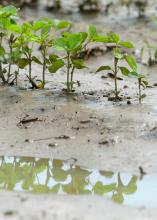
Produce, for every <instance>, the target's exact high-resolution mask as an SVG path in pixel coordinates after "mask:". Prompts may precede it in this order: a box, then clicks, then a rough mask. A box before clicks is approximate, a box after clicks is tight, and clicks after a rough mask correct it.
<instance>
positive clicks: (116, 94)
mask: <svg viewBox="0 0 157 220" xmlns="http://www.w3.org/2000/svg"><path fill="white" fill-rule="evenodd" d="M117 74H118V59H117V58H116V57H115V58H114V83H115V98H116V100H118V85H117Z"/></svg>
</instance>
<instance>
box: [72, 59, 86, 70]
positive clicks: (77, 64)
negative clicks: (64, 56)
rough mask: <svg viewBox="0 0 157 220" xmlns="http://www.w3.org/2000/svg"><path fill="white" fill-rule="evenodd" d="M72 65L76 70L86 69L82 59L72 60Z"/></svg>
mask: <svg viewBox="0 0 157 220" xmlns="http://www.w3.org/2000/svg"><path fill="white" fill-rule="evenodd" d="M72 63H73V65H74V67H75V68H76V69H84V68H86V66H85V65H84V61H83V60H82V59H72Z"/></svg>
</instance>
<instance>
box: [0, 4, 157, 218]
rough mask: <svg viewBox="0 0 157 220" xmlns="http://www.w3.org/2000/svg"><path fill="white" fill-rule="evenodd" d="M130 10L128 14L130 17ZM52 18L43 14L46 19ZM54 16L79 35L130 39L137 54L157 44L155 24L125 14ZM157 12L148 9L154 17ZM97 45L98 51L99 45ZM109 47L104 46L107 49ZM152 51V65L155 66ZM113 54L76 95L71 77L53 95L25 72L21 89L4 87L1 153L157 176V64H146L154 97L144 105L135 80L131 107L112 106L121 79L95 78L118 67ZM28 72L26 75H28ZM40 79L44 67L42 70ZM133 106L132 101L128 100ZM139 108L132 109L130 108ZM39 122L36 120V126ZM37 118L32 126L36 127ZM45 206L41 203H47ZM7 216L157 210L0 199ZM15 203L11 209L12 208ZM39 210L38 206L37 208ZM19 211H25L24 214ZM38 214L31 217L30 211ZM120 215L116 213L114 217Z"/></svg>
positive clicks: (149, 214) (95, 200)
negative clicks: (92, 27)
mask: <svg viewBox="0 0 157 220" xmlns="http://www.w3.org/2000/svg"><path fill="white" fill-rule="evenodd" d="M122 12H123V13H122ZM36 13H37V14H35V13H34V11H32V10H28V9H25V12H24V13H23V16H24V17H25V18H28V17H29V18H31V16H32V18H33V17H34V16H39V15H41V9H40V10H39V11H37V10H36ZM44 13H46V12H43V11H42V15H43V16H45V14H44ZM113 13H114V12H113V11H112V13H111V15H109V16H105V15H103V14H102V13H100V14H98V15H97V14H92V15H88V16H87V15H86V16H85V15H82V16H80V15H79V14H75V15H74V14H71V15H70V14H68V15H67V14H63V15H62V16H60V15H57V14H52V15H50V14H49V15H50V16H52V17H61V18H64V19H73V20H74V21H76V23H75V25H74V27H73V29H74V30H78V29H79V30H86V28H87V26H88V23H94V24H97V27H98V30H100V31H105V32H107V31H113V30H114V31H115V32H117V33H119V34H120V35H121V38H122V39H125V40H130V41H133V43H134V44H135V45H136V53H137V54H138V53H139V50H140V49H141V47H142V46H143V42H144V40H146V39H147V40H149V42H150V43H152V44H155V42H156V40H157V28H156V27H155V26H154V25H153V24H152V22H151V21H150V20H149V19H148V17H147V18H146V19H145V20H138V19H137V18H136V13H135V14H134V13H133V15H132V16H130V17H126V13H127V12H126V11H125V8H124V9H122V11H121V10H120V11H116V13H117V15H118V16H116V17H115V16H114V14H113ZM151 14H152V11H151V10H149V9H148V11H147V15H151ZM93 47H95V46H94V45H93ZM100 47H101V48H103V46H102V45H100ZM147 58H148V57H147V53H146V55H145V57H144V62H145V61H146V60H147ZM111 62H112V52H105V53H104V54H98V55H95V56H91V57H90V58H89V59H88V60H87V61H86V64H87V66H88V67H89V68H88V69H86V70H85V71H82V72H77V73H76V75H75V80H78V81H80V83H81V86H80V87H77V86H76V91H75V93H74V94H73V95H70V96H67V95H66V94H65V93H64V92H63V91H62V89H63V88H64V85H63V82H64V81H65V74H64V72H59V73H58V74H56V75H54V76H52V75H50V74H49V73H47V79H48V80H50V83H49V84H48V85H47V88H46V89H45V90H43V91H42V90H38V91H32V90H29V89H28V90H24V89H23V88H24V87H25V85H24V84H23V78H24V76H23V75H24V74H22V73H21V78H20V79H21V80H20V83H19V85H20V86H19V87H18V88H14V87H3V86H2V87H0V123H1V126H0V134H1V135H0V154H1V155H13V156H36V157H46V158H51V159H55V158H57V159H64V160H71V159H73V158H75V159H76V165H80V166H85V167H87V168H97V169H104V168H105V169H107V170H112V171H114V172H127V173H130V174H133V175H134V174H135V175H140V169H139V167H142V169H143V170H144V171H145V172H146V173H147V174H155V173H156V172H157V163H156V158H157V149H156V146H157V107H156V99H157V88H156V87H155V86H153V85H154V84H155V83H156V82H157V77H156V72H157V65H153V66H152V67H147V66H146V65H142V64H141V63H139V70H141V72H143V73H144V74H146V75H147V79H148V81H149V84H150V88H148V89H147V90H146V91H145V92H146V94H147V97H146V98H145V99H144V100H143V104H142V105H139V104H138V100H137V98H136V94H137V83H136V80H135V79H129V80H128V79H124V80H122V81H119V82H118V84H119V87H120V88H121V95H122V96H123V101H122V102H118V103H114V102H110V101H108V97H109V96H112V89H113V81H112V79H110V78H109V77H107V78H106V77H102V76H106V75H107V74H105V73H101V74H95V70H96V69H97V67H99V65H100V64H111ZM26 71H27V70H25V72H26ZM33 72H34V74H35V75H36V74H38V76H39V77H40V72H41V70H40V68H39V67H38V66H34V69H33ZM128 101H129V102H128ZM129 103H131V104H129ZM32 119H33V120H34V121H32V122H31V120H32ZM29 120H30V122H29ZM39 201H40V202H39ZM0 204H2V205H1V207H0V211H1V218H2V219H8V216H9V217H10V216H11V217H12V218H11V219H33V220H34V219H43V218H44V219H70V220H72V219H73V220H74V219H75V220H76V219H81V220H82V219H96V218H97V219H104V217H105V218H106V219H114V220H115V219H117V220H118V219H121V220H123V219H125V220H128V219H133V218H134V219H138V220H139V219H154V220H155V219H156V218H157V212H156V210H155V209H147V208H144V207H141V208H136V207H135V208H128V207H125V206H123V207H121V206H119V205H115V204H113V203H112V202H111V201H108V200H106V199H104V198H100V197H95V196H92V197H88V196H87V197H86V196H85V197H80V196H78V197H73V196H68V197H65V196H52V195H30V194H25V193H21V194H20V193H11V192H7V193H4V192H1V193H0ZM6 204H7V206H6ZM37 204H38V205H37ZM17 207H18V208H17ZM30 209H31V211H30ZM113 210H114V212H113Z"/></svg>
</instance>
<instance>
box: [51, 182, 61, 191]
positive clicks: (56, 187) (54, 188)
mask: <svg viewBox="0 0 157 220" xmlns="http://www.w3.org/2000/svg"><path fill="white" fill-rule="evenodd" d="M59 187H60V184H56V185H55V186H53V187H52V189H51V190H50V191H51V192H52V193H58V191H59Z"/></svg>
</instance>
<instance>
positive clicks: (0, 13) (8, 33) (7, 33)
mask: <svg viewBox="0 0 157 220" xmlns="http://www.w3.org/2000/svg"><path fill="white" fill-rule="evenodd" d="M17 13H18V9H16V8H15V7H13V6H7V7H4V8H0V50H1V53H0V77H1V79H2V81H3V83H8V84H9V83H10V78H11V76H12V74H11V68H12V64H13V44H14V43H15V41H16V37H15V35H14V33H13V32H15V33H16V32H18V31H19V26H18V25H17V24H16V20H17V19H18V15H17ZM5 40H7V42H8V46H9V52H8V53H7V50H6V49H5V48H4V46H3V44H4V41H5ZM7 63H8V64H9V67H8V70H7V69H6V68H5V69H3V67H2V65H3V64H7ZM6 73H7V76H5V75H6Z"/></svg>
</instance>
